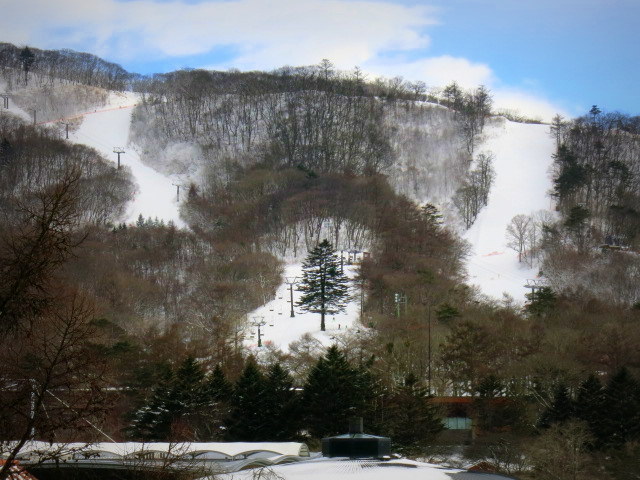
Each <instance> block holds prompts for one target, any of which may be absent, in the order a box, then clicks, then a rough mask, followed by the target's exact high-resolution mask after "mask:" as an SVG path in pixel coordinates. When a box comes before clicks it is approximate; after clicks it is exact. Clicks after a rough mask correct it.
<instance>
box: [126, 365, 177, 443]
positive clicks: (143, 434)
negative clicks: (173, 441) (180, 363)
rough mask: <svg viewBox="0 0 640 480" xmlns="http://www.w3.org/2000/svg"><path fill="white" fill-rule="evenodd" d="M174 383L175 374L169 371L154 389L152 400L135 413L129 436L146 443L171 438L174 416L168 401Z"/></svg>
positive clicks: (128, 430) (128, 431)
mask: <svg viewBox="0 0 640 480" xmlns="http://www.w3.org/2000/svg"><path fill="white" fill-rule="evenodd" d="M172 381H173V372H171V370H167V371H166V372H164V374H163V376H162V377H161V379H160V382H159V383H158V385H157V386H156V387H155V388H154V389H153V394H152V395H151V398H149V400H148V401H147V402H145V404H144V405H142V406H141V407H139V408H138V409H137V410H136V411H135V412H134V413H133V415H132V421H131V425H130V426H129V428H128V429H127V433H128V436H130V437H131V438H134V439H139V440H144V441H162V440H166V439H167V438H168V437H169V435H170V433H171V418H172V415H171V412H170V410H169V408H168V400H167V399H168V397H169V395H170V392H171V383H172Z"/></svg>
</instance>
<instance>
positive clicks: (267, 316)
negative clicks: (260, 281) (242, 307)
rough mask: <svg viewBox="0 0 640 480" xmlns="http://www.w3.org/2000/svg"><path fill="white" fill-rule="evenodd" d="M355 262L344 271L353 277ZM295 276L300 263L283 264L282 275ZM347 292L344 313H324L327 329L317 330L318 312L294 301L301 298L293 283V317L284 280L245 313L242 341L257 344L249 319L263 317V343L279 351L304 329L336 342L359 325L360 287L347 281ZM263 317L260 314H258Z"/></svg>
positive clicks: (250, 345) (326, 341) (327, 342)
mask: <svg viewBox="0 0 640 480" xmlns="http://www.w3.org/2000/svg"><path fill="white" fill-rule="evenodd" d="M356 269H357V266H355V265H346V264H345V266H344V272H345V274H346V275H348V276H349V278H353V276H354V275H355V273H356ZM294 277H297V278H298V279H301V278H302V264H301V263H292V264H288V265H286V267H285V272H284V275H283V278H284V279H291V278H294ZM349 286H350V288H349V294H350V295H351V296H352V299H351V301H350V302H349V303H348V305H347V309H346V311H345V312H344V313H338V314H335V315H327V316H326V317H325V324H326V331H324V332H322V331H321V330H320V314H319V313H308V312H303V311H302V310H301V309H300V307H298V306H296V302H298V300H299V299H300V295H301V294H300V292H298V291H296V287H295V286H294V287H293V303H294V307H293V308H294V314H295V317H293V318H292V317H291V300H290V298H291V293H290V291H289V286H288V285H287V284H286V283H283V284H282V285H280V287H278V290H277V292H276V296H275V298H274V299H273V300H271V301H269V302H267V303H266V304H265V305H263V306H261V307H259V308H258V309H256V310H254V311H253V312H251V313H250V314H249V315H248V316H247V319H248V326H249V327H250V336H247V337H246V341H245V344H246V346H247V347H248V348H250V349H251V350H256V349H257V348H258V336H257V328H255V327H252V326H251V323H253V322H256V321H260V320H263V321H264V322H265V325H264V326H263V327H262V328H261V331H262V334H263V336H262V343H263V344H264V345H269V344H272V345H273V346H275V347H278V348H279V349H280V350H282V351H285V352H286V351H288V349H289V344H290V343H291V342H293V341H295V340H298V339H300V337H301V336H302V335H304V334H305V333H309V334H311V335H312V336H313V337H314V338H315V339H317V340H318V341H319V342H320V343H322V345H325V346H329V345H331V344H333V343H335V341H336V339H337V338H338V337H339V336H341V335H345V334H348V333H353V332H355V331H357V330H358V329H361V328H363V327H361V326H360V325H359V323H358V319H359V317H360V289H359V288H358V286H357V285H354V284H353V282H352V283H350V284H349ZM261 317H262V318H261Z"/></svg>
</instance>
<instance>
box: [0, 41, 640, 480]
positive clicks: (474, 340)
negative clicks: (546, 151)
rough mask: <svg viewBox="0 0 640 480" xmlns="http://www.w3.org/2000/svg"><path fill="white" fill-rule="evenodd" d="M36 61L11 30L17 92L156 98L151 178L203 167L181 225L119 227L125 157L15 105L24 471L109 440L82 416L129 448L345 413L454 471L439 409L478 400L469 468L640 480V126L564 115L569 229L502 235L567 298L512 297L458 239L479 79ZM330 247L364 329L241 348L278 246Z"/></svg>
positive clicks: (556, 176) (547, 224) (1, 445)
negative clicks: (72, 138)
mask: <svg viewBox="0 0 640 480" xmlns="http://www.w3.org/2000/svg"><path fill="white" fill-rule="evenodd" d="M32 54H33V60H32V61H31V60H28V61H25V58H27V57H24V56H23V57H21V50H20V49H18V48H17V47H14V46H10V45H7V44H0V67H1V70H0V78H1V79H2V81H3V82H4V83H5V84H6V85H7V86H11V88H14V89H15V91H16V96H15V99H16V101H17V102H25V103H24V105H27V103H28V101H29V100H28V99H29V98H31V99H32V100H31V101H33V98H41V99H44V98H48V99H49V100H50V101H51V102H52V103H51V105H50V108H49V110H48V112H50V114H51V116H52V118H55V117H53V116H54V115H55V114H58V113H60V112H62V108H63V107H61V106H60V105H59V102H57V101H55V98H57V97H55V96H51V95H50V93H51V92H60V91H61V90H60V89H61V88H62V87H64V88H67V87H68V86H69V85H73V86H74V88H76V87H77V88H78V91H79V92H85V93H86V92H93V93H87V94H86V95H84V94H83V96H82V99H79V100H78V102H77V103H75V105H76V106H79V107H78V108H83V106H85V105H100V104H101V102H104V101H105V98H106V93H105V89H114V90H122V89H128V88H130V89H133V90H134V91H136V92H138V93H139V95H140V97H141V103H140V105H139V106H138V107H137V108H136V110H135V112H134V114H133V123H132V141H133V142H134V143H135V144H136V145H137V146H138V147H139V148H140V150H141V152H142V156H143V158H144V159H145V161H147V162H148V163H149V164H150V165H153V166H154V167H155V168H158V169H159V170H165V171H169V170H171V169H180V171H181V172H184V173H185V175H188V176H189V178H190V186H189V188H188V192H187V200H186V201H185V202H184V203H183V205H182V211H181V213H182V217H183V219H184V220H185V222H186V223H187V225H188V228H184V229H179V228H177V227H176V226H175V225H173V224H171V223H169V224H165V223H164V222H162V221H159V220H157V219H151V218H142V217H141V218H139V219H138V221H137V222H136V223H130V224H125V223H122V220H121V218H122V214H123V212H124V209H125V208H126V204H127V202H129V201H131V198H132V195H133V189H134V187H133V184H132V179H131V175H130V172H128V170H127V168H126V167H123V168H121V169H117V168H116V167H115V165H114V163H113V162H109V161H108V160H106V159H105V158H103V157H102V156H101V155H100V154H99V153H98V152H96V151H94V150H92V149H90V148H88V147H84V146H80V145H75V144H72V143H70V142H67V141H65V140H64V138H63V132H62V131H61V130H60V129H59V128H45V127H38V126H32V125H28V124H27V123H26V122H25V121H22V120H19V119H18V118H17V117H14V116H12V115H11V114H9V113H5V112H4V111H2V113H1V114H0V140H1V144H0V170H1V172H2V175H1V177H0V205H2V208H1V209H0V215H1V216H0V228H1V231H2V234H1V236H0V269H1V271H2V277H3V282H2V285H1V286H0V342H1V343H2V347H1V348H0V356H1V358H2V367H1V368H2V375H1V378H2V382H3V391H4V392H8V393H6V394H3V396H2V397H1V398H0V451H2V453H7V454H8V455H9V457H8V458H9V459H13V458H14V457H15V456H16V455H17V453H18V451H19V449H20V448H21V446H23V445H24V443H25V442H26V441H28V440H29V439H30V438H31V436H32V432H33V431H35V432H36V435H37V437H38V438H39V439H42V440H46V441H72V440H76V439H78V438H82V439H84V440H87V441H89V440H99V439H100V435H101V434H100V433H99V432H98V431H97V430H95V429H93V428H91V427H90V426H89V425H88V424H87V422H86V420H90V421H91V424H93V425H100V428H101V430H102V431H103V432H106V433H108V435H109V436H110V437H112V438H115V439H119V440H120V439H132V440H140V441H160V440H164V441H184V440H198V441H207V440H212V441H213V440H225V441H240V440H243V441H267V440H272V441H276V440H293V439H296V440H303V441H306V442H308V443H309V444H310V445H311V446H314V447H317V446H318V442H319V440H320V439H321V438H322V437H323V436H327V435H332V434H336V433H344V430H345V429H346V421H347V419H348V418H349V417H350V416H353V415H354V414H358V415H360V416H363V417H364V418H365V424H366V425H367V429H368V430H370V431H371V433H377V434H383V435H388V436H390V437H392V438H393V439H394V442H395V443H394V445H395V446H394V448H395V449H396V450H397V451H398V452H400V453H402V454H404V455H407V456H411V457H413V458H427V459H429V458H431V459H436V458H438V456H442V455H444V456H446V455H447V454H449V453H451V452H452V451H454V450H455V446H452V445H451V444H450V443H447V441H445V438H446V436H445V434H444V432H443V423H442V418H443V417H445V416H447V414H448V412H446V411H444V409H443V407H442V405H441V404H438V402H437V401H436V400H437V399H438V398H441V397H449V396H465V397H470V398H471V399H472V401H471V407H470V408H471V410H470V415H471V416H472V417H473V419H474V422H475V425H477V428H476V431H475V438H474V441H473V442H468V443H466V444H462V445H461V448H462V450H463V453H464V456H465V458H473V459H489V460H490V461H491V462H492V463H493V464H494V465H496V468H497V469H498V471H500V472H503V473H507V474H512V475H517V476H518V477H520V478H561V479H564V478H567V479H568V478H576V477H575V476H571V475H576V474H577V475H578V477H577V478H599V479H602V478H616V479H617V478H620V479H626V478H629V479H631V478H635V477H634V476H633V475H635V473H634V471H633V470H634V469H633V468H630V467H629V465H636V466H637V463H638V458H640V451H639V447H638V445H639V443H638V442H639V441H640V429H639V427H638V426H639V425H640V383H639V382H640V350H639V349H638V345H640V324H639V322H640V308H639V303H638V302H639V301H640V298H639V297H638V290H637V289H638V282H637V278H638V265H639V264H638V257H637V249H638V241H639V238H640V237H639V235H640V223H639V220H638V209H639V208H640V206H639V205H638V202H639V201H640V199H639V197H638V192H639V191H640V188H639V185H638V182H639V180H638V178H639V177H638V175H639V173H640V172H639V171H638V165H639V164H640V160H639V158H640V157H639V151H640V150H639V143H638V138H640V137H638V117H629V116H626V115H622V114H617V113H603V112H601V111H600V110H599V109H597V108H596V109H594V110H592V112H591V113H590V114H589V115H587V116H585V117H582V118H578V119H575V120H570V121H569V120H564V119H562V118H559V117H558V118H556V119H555V120H554V123H553V124H552V125H551V126H550V134H552V135H554V138H556V141H557V152H556V155H555V158H554V162H555V163H554V172H553V182H554V183H553V185H554V191H553V195H554V198H555V199H556V200H557V206H558V213H559V215H560V217H559V218H560V219H559V220H558V219H551V218H543V216H541V215H537V216H536V215H533V216H531V217H530V218H529V217H528V216H527V215H523V216H522V218H521V219H519V220H518V221H517V222H512V225H511V226H510V227H512V230H513V234H512V235H511V236H512V240H513V242H514V243H513V244H514V248H516V249H519V253H521V259H522V261H531V262H533V261H535V262H539V263H537V264H539V265H540V266H541V267H540V268H541V269H542V270H543V271H544V273H545V276H546V277H547V278H548V279H549V286H548V287H547V288H544V289H542V290H540V291H539V292H537V294H536V295H531V296H530V297H529V299H528V302H527V303H526V305H525V306H524V307H520V306H519V305H517V304H515V303H513V302H510V301H509V300H508V299H507V300H505V301H502V302H499V301H493V300H489V299H487V298H486V297H483V296H482V295H480V294H479V292H477V291H475V290H474V289H472V288H470V287H469V286H468V285H467V284H466V283H465V271H464V260H465V258H466V255H467V248H468V247H467V246H466V245H465V243H464V242H463V241H462V240H461V239H460V236H459V233H458V231H459V230H457V229H456V228H453V227H452V224H453V225H457V226H458V227H459V228H465V227H466V228H468V227H469V226H470V225H471V224H473V222H474V220H475V218H476V216H477V215H478V212H479V211H480V209H481V208H482V206H483V205H484V204H486V202H487V196H488V192H489V191H490V189H491V184H492V179H493V175H494V173H493V170H492V166H491V154H490V152H481V151H478V146H479V145H480V144H481V140H482V134H483V129H484V127H485V125H488V124H490V123H492V122H500V121H504V120H501V119H499V118H497V117H496V116H495V115H494V114H493V113H492V110H491V98H490V92H488V91H487V90H486V89H485V88H484V87H478V88H477V89H475V90H471V91H463V90H461V89H460V88H459V87H458V86H457V85H455V84H452V85H450V86H449V87H447V88H445V89H444V90H442V91H441V92H437V93H433V92H429V91H427V89H426V86H424V85H421V84H420V83H416V84H411V83H408V82H405V81H403V80H402V79H399V78H397V79H392V80H386V81H383V80H379V81H367V80H366V79H365V78H363V75H362V73H361V72H359V71H358V70H356V71H354V72H339V71H337V70H335V69H334V68H333V66H332V65H331V64H330V63H329V62H322V63H321V64H319V65H316V66H309V67H299V68H283V69H280V70H277V71H274V72H247V73H241V72H206V71H200V70H181V71H177V72H173V73H170V74H162V75H154V76H151V77H142V76H139V75H135V74H129V73H127V72H124V71H123V70H122V69H121V68H120V67H118V66H117V65H113V64H109V63H108V62H104V61H102V60H100V59H98V58H96V57H91V56H87V55H86V54H78V53H75V52H70V51H59V52H53V51H38V50H36V49H33V52H32ZM63 60H64V61H63ZM29 88H31V89H33V90H34V93H33V95H30V94H28V92H29ZM38 92H39V93H38ZM47 92H49V93H47ZM74 95H75V94H74ZM65 98H69V97H65ZM21 99H22V100H21ZM52 99H53V100H52ZM83 102H86V103H83ZM63 113H64V112H63ZM173 160H175V162H173ZM436 204H437V206H436ZM514 220H515V219H514ZM452 222H453V223H452ZM531 231H534V233H533V234H531V233H530V232H531ZM532 238H533V240H532ZM325 239H326V240H327V241H328V242H330V243H331V244H332V245H333V247H334V248H335V249H338V250H339V249H348V248H357V249H359V250H365V249H366V250H367V251H368V252H370V256H369V257H368V258H366V259H364V260H362V263H361V265H360V268H359V272H358V277H357V279H356V280H355V282H354V283H357V286H356V285H354V287H357V289H358V291H359V292H360V291H361V292H362V295H363V298H364V304H363V311H362V316H361V318H360V322H361V324H362V325H361V327H362V328H361V332H360V334H355V333H354V334H352V335H346V336H343V337H341V340H340V343H339V344H337V345H334V346H332V347H331V348H329V349H326V348H324V347H323V346H322V345H320V344H319V343H318V342H317V341H316V340H314V339H313V338H311V337H310V336H308V337H303V338H301V339H300V340H299V341H297V342H295V343H294V344H292V345H291V346H290V348H289V350H288V351H287V352H283V351H280V350H277V349H275V348H272V347H266V348H264V350H263V351H262V352H261V354H260V355H259V356H257V357H256V356H253V355H251V354H250V353H249V352H248V351H247V350H246V349H245V347H244V343H243V338H244V335H246V316H247V314H248V313H249V312H251V311H253V310H254V309H255V308H256V307H258V306H260V305H262V304H264V303H266V301H268V300H269V299H270V298H272V297H273V295H274V292H275V289H276V288H277V286H278V285H279V284H280V283H281V281H282V279H281V277H282V272H283V265H284V261H286V260H287V259H290V258H293V257H298V258H304V257H305V255H306V254H307V251H308V250H311V249H312V248H314V247H315V246H316V245H318V244H319V243H320V242H322V241H323V240H325ZM532 264H533V263H532ZM398 295H401V297H402V298H403V302H402V303H400V302H398V298H399V297H398ZM51 392H56V394H55V396H54V395H51ZM34 402H35V408H34ZM8 439H12V440H16V439H17V440H18V444H17V446H16V444H9V442H8V441H7V440H8ZM567 452H571V455H568V454H567ZM634 462H635V463H634ZM5 473H6V472H3V471H0V478H2V476H3V475H5Z"/></svg>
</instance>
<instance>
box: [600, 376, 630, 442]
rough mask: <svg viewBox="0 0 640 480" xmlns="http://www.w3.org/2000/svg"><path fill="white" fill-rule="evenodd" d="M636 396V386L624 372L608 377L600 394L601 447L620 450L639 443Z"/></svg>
mask: <svg viewBox="0 0 640 480" xmlns="http://www.w3.org/2000/svg"><path fill="white" fill-rule="evenodd" d="M639 397H640V393H639V392H638V382H637V381H636V380H635V379H634V378H633V377H632V376H631V374H630V373H629V371H628V370H627V369H626V368H624V367H623V368H621V369H620V370H619V371H618V372H617V373H616V374H615V375H613V376H612V377H611V379H610V380H609V383H608V384H607V387H606V388H605V391H604V409H603V412H602V414H601V421H602V423H601V429H600V432H601V434H600V435H599V440H600V443H601V444H602V446H605V447H613V448H617V447H621V446H622V445H624V444H625V443H626V442H628V441H631V440H638V439H640V398H639Z"/></svg>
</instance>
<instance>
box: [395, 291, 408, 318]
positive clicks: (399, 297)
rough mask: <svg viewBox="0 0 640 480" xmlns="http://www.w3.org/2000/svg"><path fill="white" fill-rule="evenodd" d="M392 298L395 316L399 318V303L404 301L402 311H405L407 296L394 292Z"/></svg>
mask: <svg viewBox="0 0 640 480" xmlns="http://www.w3.org/2000/svg"><path fill="white" fill-rule="evenodd" d="M393 300H394V301H395V303H396V317H398V318H400V305H401V304H403V303H404V311H405V313H406V312H407V296H406V295H405V294H404V293H395V294H394V295H393Z"/></svg>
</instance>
